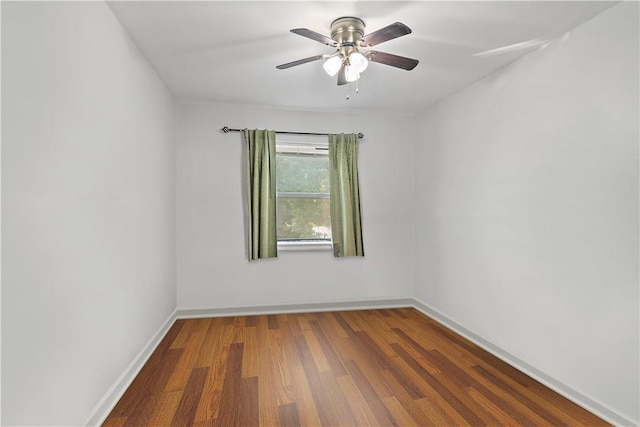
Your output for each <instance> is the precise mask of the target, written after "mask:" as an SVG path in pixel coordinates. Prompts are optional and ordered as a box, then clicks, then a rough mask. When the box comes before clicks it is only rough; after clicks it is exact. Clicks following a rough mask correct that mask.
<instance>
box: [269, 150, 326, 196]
mask: <svg viewBox="0 0 640 427" xmlns="http://www.w3.org/2000/svg"><path fill="white" fill-rule="evenodd" d="M276 171H277V178H276V188H277V189H278V192H282V193H328V192H329V157H327V156H301V155H295V154H294V155H289V154H278V155H277V156H276Z"/></svg>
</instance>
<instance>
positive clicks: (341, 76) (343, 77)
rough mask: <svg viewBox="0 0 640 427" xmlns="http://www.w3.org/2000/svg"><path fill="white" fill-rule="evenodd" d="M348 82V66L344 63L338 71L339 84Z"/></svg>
mask: <svg viewBox="0 0 640 427" xmlns="http://www.w3.org/2000/svg"><path fill="white" fill-rule="evenodd" d="M347 83H349V82H348V81H347V67H345V66H344V65H343V66H342V67H340V71H338V86H342V85H346V84H347Z"/></svg>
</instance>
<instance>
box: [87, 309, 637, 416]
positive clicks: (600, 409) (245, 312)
mask: <svg viewBox="0 0 640 427" xmlns="http://www.w3.org/2000/svg"><path fill="white" fill-rule="evenodd" d="M398 307H414V308H415V309H417V310H419V311H420V312H422V313H424V314H425V315H427V316H429V317H430V318H432V319H434V320H435V321H437V322H439V323H441V324H442V325H443V326H445V327H447V328H449V329H451V330H452V331H454V332H456V333H457V334H459V335H461V336H462V337H464V338H466V339H468V340H469V341H471V342H473V343H474V344H476V345H478V346H479V347H481V348H482V349H484V350H486V351H488V352H489V353H491V354H493V355H494V356H496V357H498V358H499V359H501V360H503V361H504V362H506V363H508V364H509V365H511V366H513V367H515V368H516V369H518V370H520V371H522V372H524V373H525V374H527V375H529V376H530V377H531V378H533V379H535V380H536V381H539V382H540V383H542V384H544V385H545V386H547V387H549V388H550V389H552V390H553V391H555V392H557V393H558V394H560V395H562V396H564V397H566V398H567V399H569V400H571V401H572V402H574V403H576V404H577V405H579V406H581V407H583V408H585V409H586V410H588V411H590V412H592V413H594V414H595V415H597V416H599V417H601V418H602V419H604V420H605V421H607V422H610V423H612V424H614V425H617V426H638V425H639V424H640V423H639V422H638V421H637V420H636V421H634V420H633V419H631V418H630V417H627V416H625V415H622V414H620V413H618V412H617V411H615V410H613V409H611V408H609V407H608V406H607V405H605V404H603V403H600V402H598V401H597V400H596V399H593V398H590V397H588V396H585V395H584V394H582V393H579V392H578V391H576V390H574V389H572V388H571V387H568V386H566V385H565V384H562V383H561V382H559V381H557V380H555V379H554V378H553V377H551V376H549V375H547V374H545V373H544V372H542V371H540V370H539V369H537V368H535V367H533V366H531V365H529V364H528V363H526V362H524V361H522V360H520V359H519V358H517V357H515V356H514V355H512V354H510V353H508V352H506V351H504V350H503V349H501V348H499V347H497V346H495V345H494V344H492V343H491V342H489V341H487V340H485V339H484V338H482V337H481V336H479V335H477V334H476V333H474V332H473V331H471V330H469V329H467V328H465V327H464V326H462V325H460V324H458V323H456V322H455V321H453V320H452V319H450V318H449V317H447V316H445V315H444V314H442V313H441V312H439V311H438V310H436V309H434V308H432V307H431V306H429V305H427V304H425V303H424V302H422V301H420V300H418V299H415V298H401V297H398V298H384V299H368V300H352V301H326V302H318V303H299V304H277V305H257V306H248V307H222V308H205V309H177V310H175V311H174V312H173V313H171V315H170V316H169V318H168V319H167V320H166V321H165V322H164V324H163V325H162V327H160V329H159V330H158V332H156V334H155V335H154V336H153V338H151V340H149V342H148V343H147V344H146V345H145V346H144V348H143V349H142V350H141V351H140V353H139V354H138V355H137V356H136V357H135V359H134V360H133V361H132V362H131V363H130V364H129V366H127V368H126V369H125V371H124V372H123V373H122V375H120V377H119V378H118V379H117V380H116V381H115V382H114V384H113V385H112V386H111V387H110V388H109V390H107V392H106V393H105V394H104V396H103V397H102V399H100V401H99V402H98V403H97V404H96V406H95V407H94V409H93V410H92V411H91V413H90V415H89V416H88V417H87V419H86V420H85V422H84V423H83V424H82V425H83V426H94V425H100V424H102V423H103V422H104V420H105V419H106V417H107V416H108V415H109V413H110V412H111V411H112V410H113V408H114V407H115V405H116V403H118V400H119V399H120V398H121V397H122V395H123V394H124V392H125V391H126V390H127V388H128V387H129V386H130V385H131V383H132V382H133V380H134V378H135V377H136V375H138V373H139V372H140V370H141V369H142V367H143V366H144V364H145V363H146V362H147V360H148V359H149V357H150V356H151V354H152V353H153V351H154V350H155V348H156V347H157V346H158V344H159V343H160V341H161V340H162V338H163V337H164V336H165V334H166V333H167V332H168V331H169V328H170V327H171V325H172V324H173V322H174V321H175V320H176V319H190V318H200V317H225V316H251V315H261V314H285V313H304V312H307V313H308V312H317V311H341V310H368V309H383V308H398Z"/></svg>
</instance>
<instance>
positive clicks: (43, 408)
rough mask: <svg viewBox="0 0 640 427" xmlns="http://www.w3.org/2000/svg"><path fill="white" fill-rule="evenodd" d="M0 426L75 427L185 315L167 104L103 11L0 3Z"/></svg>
mask: <svg viewBox="0 0 640 427" xmlns="http://www.w3.org/2000/svg"><path fill="white" fill-rule="evenodd" d="M2 65H3V67H2V107H3V108H2V229H3V236H2V265H3V270H2V398H3V401H2V407H3V413H2V416H3V418H2V424H3V425H79V424H80V423H82V422H83V420H84V419H85V418H86V417H87V416H88V415H89V413H90V411H91V410H92V408H93V406H94V405H95V404H96V403H97V402H98V400H99V399H100V398H101V397H102V395H103V393H105V391H106V390H107V389H108V388H109V386H110V385H111V384H112V383H113V382H114V380H115V379H116V378H117V377H118V376H119V375H120V374H121V373H122V372H123V371H124V369H125V367H126V366H127V365H128V364H129V363H130V362H131V360H132V359H133V358H134V356H135V355H136V354H137V353H138V352H139V351H140V350H141V349H142V347H143V346H144V345H145V343H146V342H147V341H148V340H149V339H150V338H151V337H152V335H153V334H154V333H155V332H156V331H157V330H158V329H159V328H160V326H161V325H162V324H163V322H164V321H165V320H166V319H167V318H168V317H169V315H170V314H171V313H172V311H173V310H174V309H175V304H176V299H175V294H176V291H175V286H176V283H175V238H174V234H175V233H174V228H175V226H174V216H175V215H174V180H175V167H174V161H175V157H174V156H175V146H174V141H175V135H174V125H173V117H172V100H171V97H170V95H169V93H168V91H167V90H166V88H165V87H164V85H163V83H162V82H161V81H160V80H159V79H158V77H157V75H156V73H155V72H154V70H153V69H152V68H151V67H150V66H149V64H148V63H147V62H146V60H145V59H144V58H143V57H142V55H141V54H140V53H139V51H138V50H137V49H136V47H135V46H134V45H133V44H132V42H131V41H130V40H129V38H128V37H127V35H126V34H125V32H124V31H123V29H122V28H121V26H120V24H119V22H118V21H117V20H116V19H115V17H114V16H113V14H112V12H111V11H110V9H109V8H108V7H107V6H106V5H105V4H104V3H102V2H99V3H98V2H89V3H82V2H56V3H49V2H42V3H25V2H23V3H19V2H2Z"/></svg>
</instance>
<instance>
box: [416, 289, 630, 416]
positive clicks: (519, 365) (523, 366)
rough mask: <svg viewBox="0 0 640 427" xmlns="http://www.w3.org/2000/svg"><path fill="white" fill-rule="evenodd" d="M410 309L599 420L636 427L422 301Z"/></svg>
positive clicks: (609, 409) (603, 405) (611, 410)
mask: <svg viewBox="0 0 640 427" xmlns="http://www.w3.org/2000/svg"><path fill="white" fill-rule="evenodd" d="M413 307H414V308H415V309H416V310H419V311H421V312H422V313H424V314H425V315H427V316H429V317H430V318H432V319H433V320H435V321H437V322H438V323H440V324H442V325H443V326H445V327H446V328H448V329H451V330H452V331H454V332H455V333H457V334H458V335H461V336H462V337H464V338H466V339H468V340H469V341H471V342H473V343H474V344H476V345H477V346H478V347H481V348H482V349H483V350H486V351H488V352H489V353H491V354H493V355H494V356H496V357H497V358H499V359H501V360H502V361H504V362H506V363H507V364H509V365H511V366H513V367H514V368H516V369H518V370H519V371H521V372H523V373H525V374H527V375H529V376H530V377H531V378H533V379H535V380H536V381H538V382H540V383H542V384H544V385H545V386H547V387H549V388H550V389H551V390H553V391H555V392H556V393H558V394H560V395H562V396H564V397H566V398H567V399H569V400H571V401H572V402H574V403H575V404H577V405H579V406H581V407H583V408H585V409H586V410H588V411H589V412H591V413H593V414H595V415H597V416H599V417H600V418H602V419H603V420H605V421H607V422H609V423H611V424H613V425H617V426H638V425H639V423H638V421H637V420H636V421H634V420H632V419H631V418H629V417H627V416H625V415H622V414H620V413H618V412H617V411H615V410H613V409H611V408H609V407H608V406H607V405H605V404H603V403H600V402H598V401H597V399H593V398H590V397H588V396H585V395H584V394H582V393H580V392H578V391H576V390H574V389H572V388H571V387H568V386H567V385H565V384H563V383H561V382H559V381H557V380H556V379H554V378H553V377H551V376H549V375H547V374H545V373H544V372H542V371H540V370H539V369H537V368H535V367H533V366H531V365H529V364H528V363H526V362H524V361H522V360H520V359H519V358H517V357H516V356H514V355H512V354H510V353H508V352H506V351H504V350H503V349H501V348H499V347H497V346H495V345H493V344H492V343H491V342H489V341H487V340H485V339H484V338H482V337H481V336H479V335H477V334H476V333H474V332H473V331H470V330H469V329H467V328H465V327H464V326H462V325H460V324H458V323H456V322H455V321H453V320H451V319H450V318H449V317H447V316H446V315H444V314H442V313H441V312H439V311H438V310H436V309H434V308H433V307H431V306H429V305H428V304H425V303H424V302H422V301H420V300H418V299H416V298H413Z"/></svg>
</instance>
